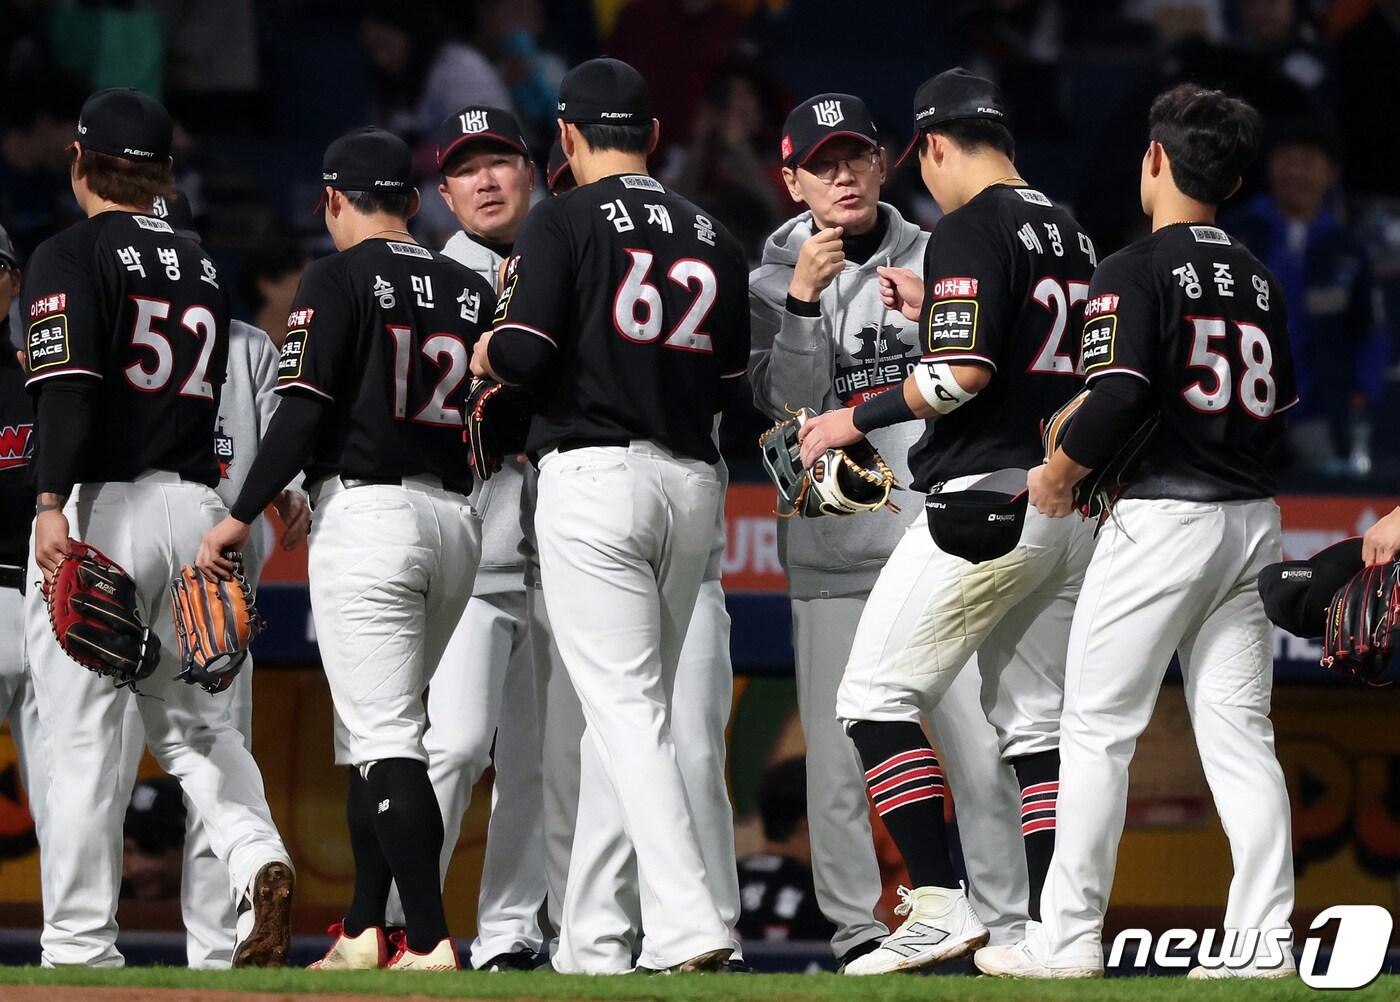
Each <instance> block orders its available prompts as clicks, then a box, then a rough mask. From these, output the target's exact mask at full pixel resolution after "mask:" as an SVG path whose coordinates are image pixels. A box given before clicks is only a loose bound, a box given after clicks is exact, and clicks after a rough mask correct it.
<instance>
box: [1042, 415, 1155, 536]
mask: <svg viewBox="0 0 1400 1002" xmlns="http://www.w3.org/2000/svg"><path fill="white" fill-rule="evenodd" d="M1088 396H1089V390H1088V389H1087V388H1086V389H1083V390H1080V391H1079V392H1078V393H1076V394H1075V395H1074V396H1073V397H1071V398H1070V399H1069V401H1068V402H1067V403H1066V404H1065V405H1064V406H1063V407H1061V408H1060V409H1059V410H1057V411H1056V412H1055V413H1054V414H1052V415H1050V420H1048V421H1043V422H1041V427H1040V441H1041V444H1042V445H1043V446H1044V448H1045V458H1046V460H1047V461H1048V460H1049V459H1050V457H1051V456H1052V455H1054V453H1055V450H1056V449H1058V448H1059V447H1060V445H1061V444H1062V443H1063V442H1064V440H1065V434H1066V432H1068V430H1069V423H1070V421H1072V420H1073V419H1074V414H1075V412H1076V411H1077V410H1079V408H1080V407H1081V406H1082V405H1083V403H1084V401H1085V400H1086V399H1087V398H1088ZM1159 420H1160V419H1159V417H1158V415H1157V414H1155V413H1154V414H1152V416H1151V417H1149V418H1147V419H1146V420H1144V421H1143V422H1142V424H1140V425H1138V427H1137V428H1136V429H1135V430H1134V431H1133V433H1132V434H1131V435H1129V436H1128V439H1127V441H1125V442H1124V443H1123V445H1122V446H1121V447H1120V448H1119V449H1118V451H1117V452H1116V453H1115V454H1114V456H1113V458H1112V459H1110V460H1109V461H1108V462H1107V463H1105V464H1104V465H1103V467H1102V468H1100V469H1097V470H1091V471H1090V472H1089V475H1088V476H1086V477H1085V478H1084V479H1083V480H1081V481H1079V483H1078V484H1076V485H1075V488H1074V503H1075V506H1076V507H1077V508H1078V509H1079V513H1080V514H1081V515H1083V516H1084V517H1085V518H1092V519H1097V520H1098V521H1099V523H1100V524H1102V522H1103V521H1104V519H1106V518H1107V517H1108V515H1109V512H1111V511H1112V510H1113V506H1114V505H1115V504H1116V503H1117V502H1118V498H1119V495H1121V494H1122V493H1123V489H1124V488H1125V487H1127V485H1128V477H1129V475H1130V474H1131V473H1132V472H1133V467H1134V465H1135V464H1136V463H1137V460H1138V457H1139V456H1141V455H1142V450H1143V448H1144V447H1145V446H1146V445H1147V443H1148V442H1149V441H1151V439H1152V435H1153V433H1154V432H1156V430H1157V424H1158V421H1159Z"/></svg>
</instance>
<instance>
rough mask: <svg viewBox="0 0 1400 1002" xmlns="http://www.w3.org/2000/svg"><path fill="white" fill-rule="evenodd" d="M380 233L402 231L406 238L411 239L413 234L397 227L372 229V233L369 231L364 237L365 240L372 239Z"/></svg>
mask: <svg viewBox="0 0 1400 1002" xmlns="http://www.w3.org/2000/svg"><path fill="white" fill-rule="evenodd" d="M381 233H402V234H403V235H404V236H406V237H408V239H410V240H412V239H413V234H412V233H410V232H408V230H399V229H392V228H390V229H384V230H375V231H374V232H373V233H371V234H370V235H369V236H367V237H365V239H366V240H373V239H374V238H375V237H377V236H379V234H381Z"/></svg>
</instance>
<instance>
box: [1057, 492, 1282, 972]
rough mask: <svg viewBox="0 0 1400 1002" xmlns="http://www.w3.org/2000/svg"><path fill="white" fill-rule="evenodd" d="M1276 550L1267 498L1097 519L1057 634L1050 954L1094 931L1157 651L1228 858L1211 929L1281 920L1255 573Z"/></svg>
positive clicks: (1147, 711)
mask: <svg viewBox="0 0 1400 1002" xmlns="http://www.w3.org/2000/svg"><path fill="white" fill-rule="evenodd" d="M1280 552H1281V551H1280V534H1279V512H1278V507H1277V506H1276V505H1275V504H1274V502H1273V501H1271V500H1260V501H1243V502H1224V503H1212V502H1195V501H1170V500H1157V501H1134V500H1129V501H1120V502H1119V503H1118V505H1117V506H1116V507H1115V508H1114V512H1113V518H1112V519H1111V520H1110V521H1109V523H1108V524H1107V525H1105V526H1104V529H1103V532H1102V533H1101V534H1100V539H1099V543H1098V547H1097V549H1096V550H1095V552H1094V558H1093V560H1092V562H1091V563H1090V564H1089V570H1088V573H1087V575H1086V576H1085V580H1084V590H1083V593H1082V595H1081V597H1080V603H1079V609H1078V612H1077V613H1076V614H1075V617H1074V628H1073V630H1072V631H1071V633H1070V641H1069V666H1068V672H1067V675H1066V679H1065V709H1064V717H1063V720H1062V723H1061V737H1060V800H1059V811H1058V815H1059V817H1058V825H1057V828H1056V831H1055V856H1054V859H1053V860H1052V861H1051V864H1050V872H1049V874H1048V876H1047V877H1046V882H1045V890H1044V893H1043V894H1042V896H1041V914H1042V916H1043V922H1044V926H1045V935H1046V940H1047V946H1048V948H1049V950H1050V955H1049V958H1048V959H1049V960H1050V962H1051V963H1052V964H1053V959H1054V956H1055V955H1056V954H1058V953H1061V952H1063V951H1066V950H1068V949H1071V948H1072V947H1073V945H1074V944H1076V943H1078V942H1079V941H1081V940H1088V941H1091V942H1092V943H1093V944H1095V945H1096V946H1097V945H1098V944H1100V942H1101V939H1102V935H1103V916H1104V910H1105V909H1106V907H1107V905H1108V895H1109V889H1110V888H1111V886H1112V884H1113V873H1114V869H1115V866H1116V864H1117V858H1118V842H1119V839H1120V838H1121V836H1122V834H1123V822H1124V816H1125V813H1126V810H1127V799H1128V763H1129V762H1130V761H1132V757H1133V750H1134V748H1135V746H1136V744H1137V739H1138V736H1139V735H1140V734H1141V733H1142V731H1143V729H1144V728H1145V727H1146V726H1147V723H1148V721H1149V720H1150V719H1151V717H1152V708H1153V707H1154V706H1155V705H1156V702H1157V693H1158V692H1159V690H1160V688H1161V683H1162V676H1163V674H1164V673H1165V672H1166V669H1167V665H1168V663H1169V662H1170V660H1171V656H1172V653H1173V652H1175V653H1177V654H1178V655H1179V656H1180V659H1181V670H1182V675H1183V677H1184V679H1185V683H1186V704H1187V708H1188V709H1189V711H1190V715H1191V727H1192V729H1193V730H1194V731H1195V734H1196V747H1197V749H1198V750H1199V752H1200V755H1201V764H1202V765H1203V766H1204V768H1205V774H1206V781H1207V782H1208V783H1209V784H1210V790H1211V795H1212V796H1213V797H1214V799H1215V807H1216V810H1217V811H1218V812H1219V813H1220V820H1221V822H1222V824H1223V825H1224V828H1225V834H1226V836H1227V837H1228V838H1229V840H1230V855H1231V858H1232V859H1233V861H1234V865H1235V875H1234V879H1233V880H1232V881H1231V882H1230V895H1229V901H1228V903H1227V905H1226V909H1225V928H1226V929H1240V930H1245V929H1259V930H1270V929H1280V928H1286V927H1287V926H1288V920H1289V916H1290V915H1291V914H1292V911H1293V851H1292V840H1291V835H1290V814H1289V807H1288V790H1287V788H1286V787H1285V786H1284V779H1283V770H1282V769H1281V768H1280V767H1279V764H1278V759H1277V758H1276V757H1275V755H1274V730H1273V724H1272V723H1271V722H1270V721H1269V705H1270V698H1271V695H1272V690H1273V638H1272V632H1273V631H1272V628H1271V627H1270V625H1269V621H1268V619H1267V618H1266V617H1265V615H1264V607H1263V603H1262V602H1261V601H1260V598H1259V592H1258V585H1257V580H1258V576H1259V572H1260V571H1261V570H1263V568H1264V567H1265V566H1266V565H1267V564H1270V563H1273V562H1275V561H1277V560H1279V559H1280ZM1265 938H1267V937H1265ZM1261 942H1262V940H1261Z"/></svg>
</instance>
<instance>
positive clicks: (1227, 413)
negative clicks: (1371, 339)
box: [977, 84, 1297, 978]
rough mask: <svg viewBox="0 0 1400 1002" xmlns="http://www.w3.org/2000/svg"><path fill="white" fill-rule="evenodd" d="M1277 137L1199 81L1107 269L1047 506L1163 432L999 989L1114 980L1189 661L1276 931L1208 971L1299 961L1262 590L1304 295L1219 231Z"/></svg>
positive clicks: (1240, 860) (1111, 584)
mask: <svg viewBox="0 0 1400 1002" xmlns="http://www.w3.org/2000/svg"><path fill="white" fill-rule="evenodd" d="M1259 132H1260V122H1259V116H1258V114H1257V113H1256V112H1255V111H1254V109H1253V108H1251V107H1249V106H1248V105H1247V104H1245V103H1244V102H1242V101H1238V100H1235V99H1233V98H1230V97H1227V96H1226V95H1224V94H1222V93H1220V92H1219V91H1210V90H1203V89H1201V88H1199V87H1196V86H1194V85H1191V84H1183V85H1182V86H1180V87H1177V88H1176V89H1174V90H1171V91H1168V92H1167V93H1165V94H1163V95H1161V96H1160V97H1158V98H1157V100H1156V101H1155V102H1154V103H1153V105H1152V111H1151V116H1150V133H1149V135H1150V141H1149V143H1148V148H1147V153H1146V154H1145V155H1144V157H1143V161H1142V183H1141V191H1142V208H1143V211H1144V212H1146V213H1147V214H1148V215H1149V216H1151V217H1152V234H1151V235H1150V236H1147V237H1144V238H1143V239H1141V240H1139V241H1138V242H1137V243H1135V244H1132V245H1130V246H1129V247H1126V248H1124V249H1123V250H1121V251H1119V252H1118V253H1116V254H1114V255H1112V256H1111V257H1109V258H1107V259H1105V260H1104V262H1103V264H1102V265H1101V266H1100V267H1099V270H1098V271H1097V272H1096V273H1095V274H1094V280H1093V284H1092V286H1091V288H1090V291H1089V302H1088V305H1087V306H1086V307H1085V319H1084V331H1083V344H1082V353H1083V354H1082V358H1083V364H1084V368H1085V371H1086V374H1087V378H1088V384H1089V394H1088V396H1087V398H1086V400H1085V401H1084V403H1083V405H1082V406H1081V407H1080V409H1079V410H1078V411H1077V412H1076V413H1075V415H1074V418H1073V420H1072V422H1071V424H1070V426H1069V428H1068V430H1067V431H1066V432H1065V438H1064V439H1063V442H1062V448H1060V449H1059V450H1058V451H1056V452H1055V454H1054V455H1053V456H1052V457H1051V458H1050V460H1049V462H1048V463H1047V464H1046V465H1045V466H1043V467H1041V468H1039V469H1036V470H1033V471H1031V475H1030V500H1031V504H1033V505H1034V506H1035V507H1036V508H1037V509H1039V510H1040V511H1041V512H1042V513H1044V514H1046V515H1050V516H1056V517H1059V516H1064V515H1067V514H1069V512H1070V510H1071V507H1072V503H1073V502H1072V500H1071V491H1072V489H1073V487H1074V485H1075V484H1076V483H1077V482H1078V481H1079V480H1081V479H1083V478H1084V477H1085V476H1086V475H1087V474H1088V473H1089V468H1090V467H1092V466H1102V465H1104V464H1105V463H1106V462H1107V461H1108V460H1109V458H1110V457H1111V456H1112V455H1113V453H1114V451H1115V450H1116V448H1117V447H1118V446H1119V445H1120V444H1121V443H1122V442H1123V441H1124V439H1125V437H1126V436H1127V434H1128V432H1129V431H1130V430H1131V429H1133V428H1135V427H1137V426H1138V425H1139V424H1140V423H1141V422H1142V420H1143V418H1144V417H1147V416H1149V415H1151V414H1153V413H1155V414H1156V415H1157V416H1158V418H1159V421H1160V424H1159V427H1158V430H1157V432H1156V435H1155V436H1154V437H1153V438H1152V440H1151V441H1150V442H1149V443H1148V445H1147V446H1146V448H1145V450H1144V452H1143V455H1142V458H1141V461H1140V463H1139V464H1138V466H1137V468H1136V470H1135V471H1134V472H1133V473H1131V475H1130V479H1129V481H1128V483H1127V486H1126V489H1125V490H1124V491H1123V493H1122V500H1120V501H1119V502H1118V503H1117V505H1116V506H1115V507H1114V509H1113V512H1112V518H1111V519H1110V520H1109V521H1108V522H1107V524H1105V526H1104V528H1103V531H1102V533H1101V536H1100V538H1099V541H1098V545H1097V547H1096V549H1095V551H1094V557H1093V560H1092V562H1091V563H1090V565H1089V570H1088V572H1087V574H1086V575H1085V579H1084V589H1083V600H1082V601H1081V602H1080V604H1079V607H1078V609H1077V610H1076V612H1075V616H1074V627H1073V630H1072V631H1071V634H1070V642H1069V665H1068V668H1067V674H1066V685H1065V708H1064V720H1063V724H1062V735H1061V770H1060V775H1061V779H1060V806H1061V810H1060V828H1059V833H1058V841H1057V844H1056V846H1055V858H1054V862H1053V863H1052V865H1051V867H1050V874H1049V876H1048V878H1047V880H1046V883H1045V892H1044V895H1043V897H1042V901H1041V912H1042V921H1041V923H1040V924H1038V925H1035V926H1028V927H1027V931H1026V941H1025V942H1024V943H1022V944H1018V945H1015V946H1009V947H994V948H988V949H986V950H983V951H979V952H978V955H977V966H978V967H980V968H981V969H982V970H983V971H984V972H986V973H989V974H1000V975H1011V976H1032V977H1094V976H1102V974H1103V948H1102V936H1103V917H1104V910H1105V908H1106V907H1107V905H1108V894H1109V888H1110V886H1111V885H1112V883H1113V871H1114V864H1115V862H1116V859H1117V850H1118V840H1119V837H1120V836H1121V835H1122V832H1123V817H1124V811H1125V809H1126V805H1127V794H1128V763H1129V762H1130V761H1131V760H1132V756H1133V748H1134V746H1135V744H1136V742H1137V739H1138V735H1140V734H1141V733H1142V731H1143V728H1145V727H1146V726H1147V722H1148V720H1149V719H1150V717H1151V716H1152V707H1153V705H1154V704H1155V703H1156V699H1157V690H1158V688H1159V687H1160V685H1161V682H1162V675H1163V673H1164V672H1165V671H1166V668H1167V664H1168V662H1169V661H1170V660H1171V656H1172V654H1173V653H1174V652H1175V653H1176V654H1177V655H1179V657H1180V659H1181V671H1182V675H1183V676H1184V678H1185V682H1186V702H1187V705H1188V707H1189V709H1190V711H1191V726H1192V729H1193V730H1194V731H1195V734H1196V745H1197V748H1198V749H1199V751H1200V754H1201V762H1202V765H1203V766H1204V767H1205V774H1206V781H1207V782H1208V783H1209V784H1210V789H1211V794H1212V796H1213V797H1214V799H1215V804H1216V809H1217V810H1218V811H1219V812H1220V818H1221V822H1222V823H1223V825H1224V828H1225V832H1226V834H1227V836H1228V837H1229V839H1230V855H1231V858H1232V859H1233V861H1234V864H1235V876H1234V880H1233V881H1232V882H1231V884H1230V898H1229V903H1228V905H1227V906H1226V910H1225V929H1226V930H1227V935H1228V934H1230V933H1232V932H1238V933H1241V934H1243V933H1246V932H1248V931H1250V930H1257V931H1258V932H1259V933H1262V935H1261V936H1260V938H1259V939H1258V941H1257V944H1256V945H1257V948H1258V951H1259V952H1258V953H1257V954H1256V955H1255V956H1252V957H1251V956H1248V955H1245V956H1243V957H1240V958H1238V959H1240V960H1242V961H1246V963H1245V964H1244V966H1242V967H1239V968H1236V969H1230V968H1226V967H1222V966H1215V967H1211V968H1207V967H1204V966H1203V967H1197V968H1195V969H1194V970H1193V971H1192V972H1191V976H1192V977H1207V978H1211V977H1225V976H1247V977H1273V976H1286V975H1289V974H1291V973H1292V972H1293V970H1294V964H1293V958H1292V955H1291V954H1289V953H1287V952H1284V953H1282V954H1281V955H1280V954H1279V951H1278V950H1276V949H1275V950H1273V955H1272V956H1271V955H1270V949H1269V947H1270V944H1271V943H1272V942H1273V940H1272V939H1271V937H1270V935H1269V933H1270V932H1273V931H1277V930H1286V929H1287V928H1288V920H1289V915H1290V913H1291V912H1292V910H1293V855H1292V845H1291V840H1290V836H1289V817H1290V815H1289V808H1288V791H1287V789H1286V788H1285V786H1284V781H1283V771H1282V769H1280V768H1279V764H1278V761H1277V760H1276V759H1275V757H1274V732H1273V725H1272V724H1271V723H1270V721H1269V699H1270V691H1271V688H1272V675H1273V645H1272V642H1271V627H1270V625H1269V621H1268V619H1267V618H1266V616H1265V614H1264V606H1263V603H1262V602H1261V600H1260V598H1259V592H1258V589H1257V586H1256V582H1257V580H1258V577H1259V572H1260V571H1261V570H1263V568H1264V567H1265V565H1267V564H1270V563H1273V562H1275V561H1277V560H1278V559H1279V552H1280V536H1279V511H1278V507H1277V506H1276V505H1275V504H1274V501H1273V494H1274V482H1273V477H1272V476H1271V474H1270V471H1269V467H1268V457H1269V455H1270V453H1271V452H1272V451H1273V450H1274V448H1275V446H1276V445H1277V444H1278V442H1279V440H1280V438H1281V437H1282V434H1283V420H1282V417H1281V415H1282V413H1283V412H1284V411H1285V410H1287V409H1288V408H1289V407H1291V406H1292V405H1293V404H1294V403H1296V402H1297V391H1296V388H1295V385H1294V377H1293V363H1292V357H1291V355H1290V352H1289V341H1288V324H1287V317H1286V316H1285V313H1284V302H1283V294H1282V292H1281V290H1280V289H1279V287H1278V285H1277V283H1276V282H1275V281H1274V278H1273V276H1272V275H1271V274H1270V273H1269V271H1268V269H1267V268H1265V267H1264V266H1263V265H1262V264H1260V263H1259V261H1258V260H1257V259H1256V258H1255V257H1254V256H1253V255H1252V254H1250V252H1249V251H1248V250H1246V249H1245V247H1244V246H1243V245H1242V244H1241V243H1239V241H1237V240H1235V239H1234V238H1233V237H1231V236H1230V235H1229V234H1227V233H1225V232H1224V231H1223V230H1221V229H1220V228H1219V227H1217V226H1216V225H1215V214H1216V207H1217V206H1218V205H1219V204H1220V203H1221V202H1223V201H1224V200H1225V199H1226V198H1228V197H1229V196H1230V195H1231V194H1233V193H1234V192H1235V190H1236V189H1237V188H1238V187H1239V184H1240V177H1241V175H1242V174H1243V172H1244V171H1245V169H1246V168H1247V167H1248V166H1249V163H1250V161H1251V160H1252V159H1253V157H1254V154H1255V151H1256V149H1257V146H1258V142H1259ZM1255 948H1256V947H1255V946H1250V947H1248V949H1251V950H1253V949H1255Z"/></svg>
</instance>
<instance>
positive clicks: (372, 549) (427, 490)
mask: <svg viewBox="0 0 1400 1002" xmlns="http://www.w3.org/2000/svg"><path fill="white" fill-rule="evenodd" d="M312 498H313V503H314V505H315V517H314V518H313V519H312V521H311V534H310V537H309V540H308V545H309V550H310V552H309V556H308V561H307V570H308V575H309V578H310V583H311V612H312V616H313V617H314V619H315V622H316V639H317V643H318V644H319V645H320V649H321V662H322V664H323V665H324V666H325V670H326V681H327V682H328V683H329V685H330V690H331V703H332V705H333V706H334V708H335V761H336V764H337V765H353V766H360V765H366V764H369V763H373V762H377V761H379V760H381V759H391V758H406V759H413V760H415V761H418V762H422V763H424V764H425V765H426V764H427V763H428V753H427V750H426V749H425V748H424V747H423V732H424V730H425V729H426V727H427V715H426V713H425V711H424V706H423V691H424V690H425V689H426V688H427V687H428V683H429V681H430V680H431V679H432V676H433V672H434V671H435V670H436V669H437V666H438V662H439V661H440V660H441V659H442V655H443V651H445V650H446V649H447V643H448V641H449V640H450V639H451V637H452V634H453V632H454V631H455V630H456V628H457V624H458V622H459V621H460V620H461V618H462V610H463V609H465V608H466V605H467V600H468V598H470V597H471V587H472V579H473V578H474V577H475V576H476V565H477V561H478V560H479V559H480V557H481V519H480V517H479V516H478V515H477V514H476V512H475V511H474V510H473V509H472V507H471V505H470V504H469V503H468V502H467V499H466V498H465V497H463V496H462V495H460V494H456V493H453V492H452V491H449V490H446V489H444V488H443V487H442V486H441V484H440V483H439V482H438V481H437V480H436V478H433V477H408V478H405V479H404V482H403V484H402V485H398V484H365V485H361V486H355V487H347V486H346V485H345V483H344V482H343V481H342V480H341V478H340V477H329V478H327V479H325V480H323V481H321V483H320V484H318V485H317V486H316V488H315V489H314V490H313V491H312Z"/></svg>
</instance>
